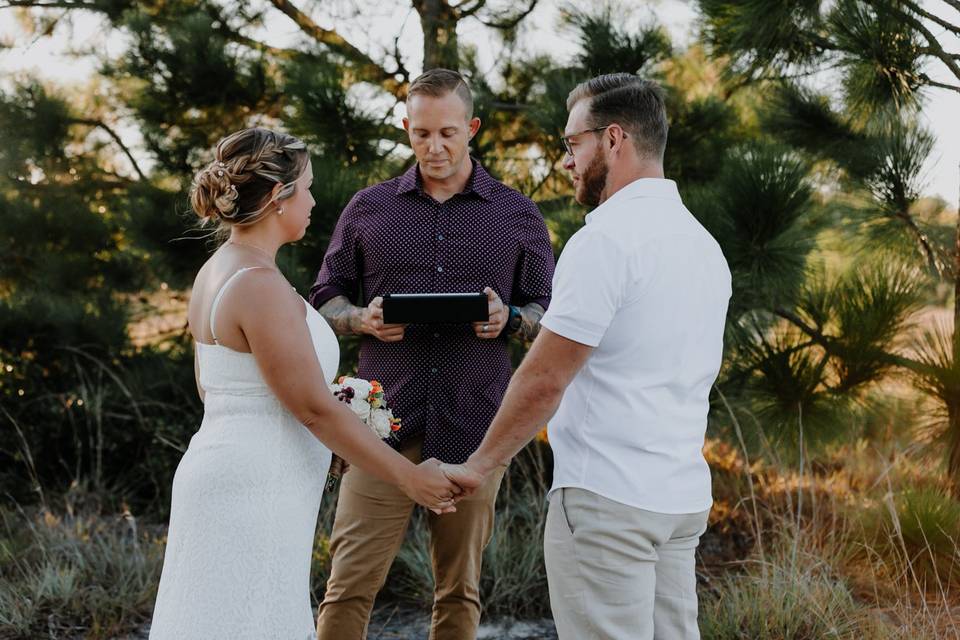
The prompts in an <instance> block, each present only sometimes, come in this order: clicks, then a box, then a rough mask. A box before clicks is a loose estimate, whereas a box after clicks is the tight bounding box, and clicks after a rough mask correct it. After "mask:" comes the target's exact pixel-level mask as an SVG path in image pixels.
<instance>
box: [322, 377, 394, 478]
mask: <svg viewBox="0 0 960 640" xmlns="http://www.w3.org/2000/svg"><path fill="white" fill-rule="evenodd" d="M330 391H331V392H332V393H333V395H334V396H335V397H336V398H337V399H338V400H339V401H340V402H344V403H346V404H347V406H349V407H350V410H351V411H353V413H354V414H355V415H356V416H357V417H358V418H360V421H361V422H363V423H364V424H365V425H367V426H368V427H370V429H371V430H372V431H373V432H374V433H375V434H377V436H378V437H380V438H381V439H383V440H388V439H390V438H394V437H396V435H395V433H396V432H397V431H398V430H399V429H400V418H396V417H394V415H393V411H391V410H390V409H389V408H387V401H386V396H385V394H384V392H383V387H382V386H381V385H380V383H379V382H377V381H376V380H364V379H363V378H349V377H347V376H340V379H339V380H337V382H336V383H335V384H332V385H330ZM345 469H346V462H345V461H344V460H343V458H341V457H340V456H338V455H336V454H334V456H333V461H332V462H331V464H330V473H329V474H328V476H327V490H328V491H332V490H333V487H334V486H335V485H336V483H337V479H338V478H340V476H341V475H343V472H344V471H345Z"/></svg>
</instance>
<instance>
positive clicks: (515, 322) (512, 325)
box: [504, 304, 523, 335]
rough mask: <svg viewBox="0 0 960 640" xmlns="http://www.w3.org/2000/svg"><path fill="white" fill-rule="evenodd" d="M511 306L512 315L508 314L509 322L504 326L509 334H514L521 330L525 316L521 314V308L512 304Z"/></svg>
mask: <svg viewBox="0 0 960 640" xmlns="http://www.w3.org/2000/svg"><path fill="white" fill-rule="evenodd" d="M509 308H510V315H509V316H507V324H506V326H504V332H505V333H507V334H508V335H513V334H515V333H516V332H517V331H520V325H522V324H523V316H522V315H520V309H517V308H516V307H515V306H513V305H512V304H511V305H510V306H509Z"/></svg>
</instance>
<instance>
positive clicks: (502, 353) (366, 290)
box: [310, 69, 554, 640]
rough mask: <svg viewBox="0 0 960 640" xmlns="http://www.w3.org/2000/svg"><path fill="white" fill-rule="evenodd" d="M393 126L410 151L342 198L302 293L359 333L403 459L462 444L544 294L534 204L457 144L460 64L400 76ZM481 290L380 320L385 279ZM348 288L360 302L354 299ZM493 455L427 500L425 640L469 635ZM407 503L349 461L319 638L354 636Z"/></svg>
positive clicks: (502, 382)
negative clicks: (483, 309)
mask: <svg viewBox="0 0 960 640" xmlns="http://www.w3.org/2000/svg"><path fill="white" fill-rule="evenodd" d="M403 126H404V128H405V129H406V130H407V133H408V135H409V137H410V146H411V147H412V148H413V152H414V155H415V156H416V158H417V162H416V164H415V165H414V166H413V167H411V168H410V169H409V170H408V171H407V172H406V173H404V174H403V175H402V176H399V177H397V178H394V179H392V180H388V181H386V182H383V183H381V184H377V185H374V186H372V187H369V188H367V189H364V190H362V191H360V192H359V193H358V194H356V195H355V196H354V198H353V199H352V200H351V201H350V203H349V204H348V205H347V207H346V208H345V209H344V210H343V213H342V214H341V216H340V220H339V221H338V222H337V226H336V228H335V229H334V232H333V236H332V238H331V239H330V245H329V247H328V249H327V253H326V256H324V259H323V266H322V267H321V269H320V274H319V275H318V277H317V282H316V284H315V285H314V286H313V289H312V290H311V293H310V302H311V303H312V304H313V305H314V306H315V307H317V308H319V310H320V312H321V313H322V314H323V316H324V317H325V318H326V319H327V320H328V321H329V322H330V324H331V326H332V327H333V328H334V330H335V331H336V332H337V333H338V334H340V335H348V334H353V335H357V334H359V335H362V336H363V339H362V342H361V348H360V367H359V373H358V375H359V376H360V377H363V378H370V379H376V380H378V381H380V382H381V383H382V384H383V388H384V389H385V390H386V393H387V404H388V405H389V406H390V407H391V408H393V410H394V411H395V412H396V414H397V415H398V416H399V417H400V418H401V419H402V421H403V422H402V427H401V429H400V431H399V432H397V436H398V437H397V439H396V440H395V442H394V444H395V446H396V447H397V448H398V449H399V450H400V451H401V453H403V454H404V455H406V456H407V457H408V458H410V459H411V460H415V461H419V460H421V459H427V458H431V457H433V458H437V459H439V460H442V461H444V462H451V463H457V462H463V461H464V460H466V459H467V456H469V455H470V454H471V453H473V451H474V449H476V447H477V445H479V444H480V441H481V440H482V439H483V435H484V433H485V432H486V430H487V427H488V426H489V425H490V420H491V419H492V418H493V416H494V414H495V413H496V411H497V407H498V406H499V405H500V400H501V399H502V397H503V393H504V391H505V390H506V387H507V384H508V382H509V381H510V374H511V366H510V356H509V351H508V344H509V341H510V340H511V339H519V340H532V339H533V338H534V337H535V336H536V334H537V331H538V330H539V320H540V317H541V316H542V315H543V312H544V309H545V308H546V307H547V304H548V302H549V300H550V283H551V279H552V277H553V267H554V262H553V250H552V248H551V245H550V237H549V235H548V233H547V228H546V225H545V224H544V222H543V218H542V217H541V215H540V213H539V211H538V210H537V207H536V205H535V204H534V203H533V202H531V201H530V200H529V199H528V198H525V197H524V196H522V195H521V194H519V193H518V192H516V191H514V190H513V189H510V188H508V187H506V186H505V185H503V184H502V183H500V182H498V181H497V180H495V179H494V178H493V177H491V176H490V174H488V173H487V172H486V171H485V170H484V168H483V167H482V166H480V163H479V162H477V161H475V160H472V159H471V158H470V155H469V153H468V145H469V142H470V139H471V138H473V136H474V135H476V133H477V130H478V129H479V127H480V120H479V119H478V118H475V117H473V100H472V97H471V95H470V89H469V88H468V86H467V84H466V82H465V81H464V79H463V78H462V77H461V76H460V74H458V73H456V72H454V71H449V70H446V69H433V70H430V71H427V72H426V73H424V74H423V75H421V76H420V77H418V78H417V79H416V80H414V82H413V83H411V85H410V89H409V95H408V99H407V117H406V118H404V120H403ZM479 291H486V294H487V300H488V306H489V319H488V320H487V321H485V322H477V323H475V324H474V325H472V326H471V325H469V324H466V325H429V324H422V325H410V326H403V325H388V324H384V323H383V307H382V298H381V296H382V295H384V294H386V293H454V292H479ZM358 299H359V300H361V306H356V305H355V304H354V303H355V302H356V301H357V300H358ZM504 469H505V465H504V466H498V467H497V468H495V469H492V470H491V472H490V473H489V474H487V477H486V478H485V479H484V481H483V482H482V483H478V484H477V485H475V487H476V491H475V492H474V493H473V495H472V496H471V497H469V498H467V499H465V500H463V501H461V502H460V503H459V504H458V505H457V511H456V513H452V514H447V515H444V516H436V515H434V514H432V513H431V514H427V522H428V525H429V527H430V535H431V540H430V545H431V554H432V559H433V569H434V577H435V582H436V586H435V590H434V605H433V622H432V629H431V633H430V638H431V640H470V639H471V638H474V637H475V635H476V630H477V625H478V623H479V621H480V593H479V592H480V567H481V558H482V555H483V549H484V547H485V546H486V545H487V543H488V542H489V541H490V537H491V535H492V532H493V519H494V502H495V500H496V496H497V491H498V489H499V486H500V480H501V478H502V476H503V472H504ZM413 507H414V503H413V502H411V501H410V499H409V498H407V497H406V496H405V495H404V494H403V493H401V492H400V491H398V490H397V489H396V487H394V486H392V485H389V484H386V483H384V482H381V481H379V480H377V479H376V478H374V477H373V476H371V475H369V474H367V473H364V472H363V471H362V470H361V469H358V468H355V467H354V468H351V469H350V471H349V472H347V473H346V475H345V476H344V478H343V482H342V484H341V486H340V497H339V502H338V504H337V514H336V520H335V522H334V525H333V534H332V537H331V543H330V548H331V553H332V555H333V567H332V569H331V575H330V580H329V581H328V582H327V591H326V594H325V596H324V599H323V603H322V604H321V605H320V614H319V619H318V622H317V635H318V637H319V639H320V640H360V639H361V638H365V637H366V630H367V624H368V622H369V617H370V610H371V608H372V607H373V602H374V598H375V597H376V595H377V591H379V590H380V587H382V586H383V583H384V580H385V579H386V576H387V571H388V570H389V569H390V564H391V563H392V562H393V559H394V556H395V555H396V553H397V550H398V549H399V547H400V544H401V542H402V541H403V537H404V534H405V532H406V530H407V524H408V522H409V520H410V514H411V512H412V511H413Z"/></svg>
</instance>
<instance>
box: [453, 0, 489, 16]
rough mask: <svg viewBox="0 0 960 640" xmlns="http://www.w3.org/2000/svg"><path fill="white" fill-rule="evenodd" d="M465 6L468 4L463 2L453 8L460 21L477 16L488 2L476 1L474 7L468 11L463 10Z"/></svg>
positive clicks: (484, 0) (483, 0) (485, 0)
mask: <svg viewBox="0 0 960 640" xmlns="http://www.w3.org/2000/svg"><path fill="white" fill-rule="evenodd" d="M465 4H466V2H461V3H460V4H458V5H456V6H454V7H451V9H453V10H454V11H456V12H457V19H458V20H462V19H463V18H469V17H470V16H472V15H473V14H475V13H476V12H477V11H479V10H480V9H482V8H483V6H484V5H485V4H487V0H475V1H474V3H473V6H472V7H470V8H467V9H464V8H462V7H463V5H465Z"/></svg>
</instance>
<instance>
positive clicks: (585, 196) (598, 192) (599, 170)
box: [578, 152, 609, 207]
mask: <svg viewBox="0 0 960 640" xmlns="http://www.w3.org/2000/svg"><path fill="white" fill-rule="evenodd" d="M608 171H609V167H607V161H606V159H605V158H604V157H603V154H602V153H599V152H598V153H597V155H595V156H594V157H593V160H591V161H590V164H588V165H587V168H586V169H584V171H583V173H582V174H580V197H579V198H578V200H579V201H580V204H585V205H587V206H588V207H596V206H597V205H599V204H600V203H601V202H602V198H603V190H604V189H605V188H606V186H607V172H608Z"/></svg>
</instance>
